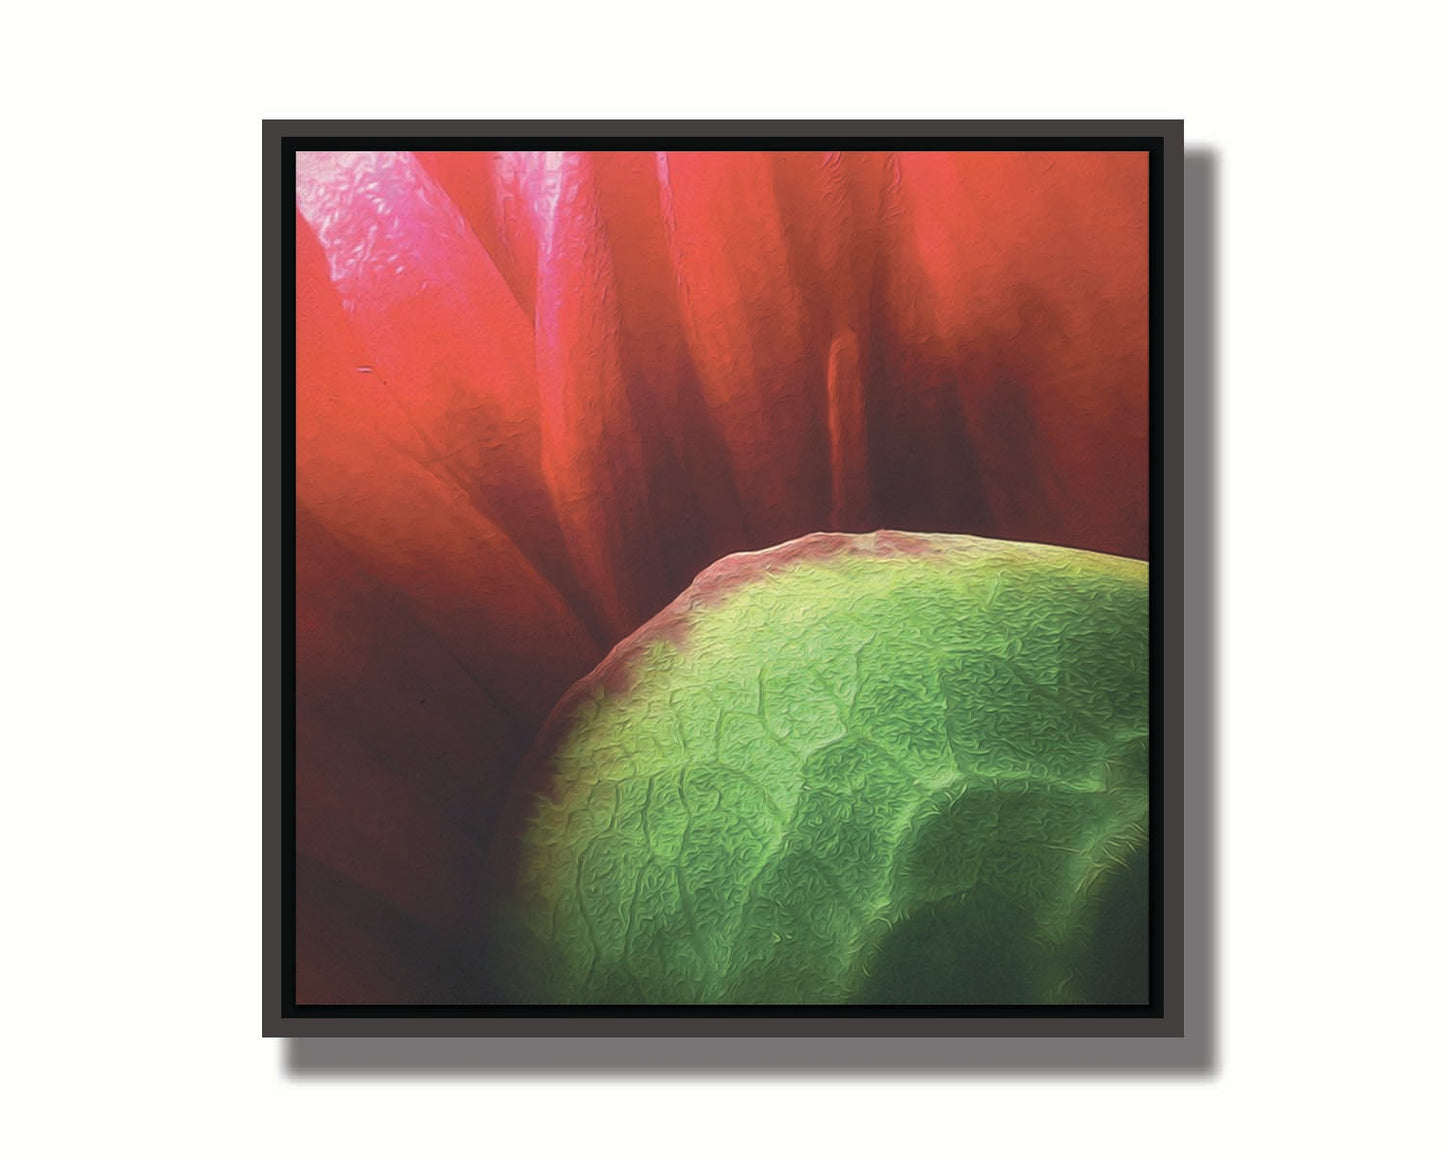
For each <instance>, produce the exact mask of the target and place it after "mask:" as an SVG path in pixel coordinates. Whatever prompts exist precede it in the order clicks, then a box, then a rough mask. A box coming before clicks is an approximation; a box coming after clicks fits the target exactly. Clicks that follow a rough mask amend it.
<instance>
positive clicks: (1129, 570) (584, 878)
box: [506, 531, 1149, 1004]
mask: <svg viewBox="0 0 1445 1156" xmlns="http://www.w3.org/2000/svg"><path fill="white" fill-rule="evenodd" d="M1148 626H1149V623H1148V572H1147V567H1146V566H1145V564H1144V563H1141V562H1136V561H1130V560H1126V559H1121V558H1113V557H1108V556H1104V555H1099V554H1090V553H1084V552H1081V551H1076V550H1066V549H1061V548H1057V547H1048V546H1034V545H1019V544H1014V543H1006V542H995V541H988V540H985V539H980V538H970V537H958V536H951V535H915V534H902V533H893V532H887V531H883V532H879V533H877V534H870V535H859V536H850V535H842V534H814V535H810V536H809V537H806V538H802V539H799V540H798V541H796V542H790V543H788V544H786V545H783V546H779V547H777V548H775V549H772V550H766V551H762V552H761V553H756V554H740V555H734V556H732V557H730V558H725V559H723V560H722V561H721V562H719V563H717V564H716V565H715V566H712V567H710V568H709V569H708V570H706V571H705V572H704V573H703V574H702V575H700V576H699V578H698V579H697V581H696V582H694V583H693V585H692V586H691V587H690V588H689V589H688V590H687V591H686V592H685V593H684V594H683V595H682V596H681V597H680V598H679V599H678V600H677V601H676V602H674V603H673V605H672V606H670V607H669V608H668V609H667V610H665V611H663V612H662V613H661V614H659V615H658V616H657V617H656V618H654V619H653V620H652V621H651V622H649V623H648V624H647V625H646V626H644V627H643V628H642V629H640V630H639V631H637V632H636V633H635V634H634V635H632V636H631V637H630V638H629V639H627V640H626V641H625V642H623V643H622V644H620V645H619V646H618V647H617V648H616V649H615V650H614V651H613V652H612V654H611V655H609V656H608V658H607V659H606V660H605V661H604V662H603V663H602V665H601V666H599V667H598V668H597V670H596V671H594V672H593V674H591V675H589V676H588V677H587V678H586V679H584V680H583V681H582V682H580V683H579V684H578V685H577V686H576V687H574V688H573V690H572V691H571V692H570V693H569V694H568V696H567V697H566V698H565V699H564V700H563V702H562V703H561V704H560V705H559V707H558V709H557V711H556V712H554V714H553V717H552V720H551V722H550V724H549V726H548V728H547V731H546V733H545V735H544V738H543V740H542V742H541V744H540V745H539V748H538V750H537V751H536V752H535V753H534V760H533V768H534V774H537V775H538V776H540V777H539V778H538V779H537V780H536V781H537V782H539V783H540V784H542V785H543V786H544V789H545V795H544V797H543V798H541V799H540V800H539V801H538V802H537V805H536V807H535V809H534V810H533V812H532V814H531V818H530V823H529V825H528V826H527V828H526V831H525V835H524V837H523V842H522V867H521V872H520V877H519V882H518V889H517V899H516V903H515V905H514V909H513V911H512V914H511V923H510V925H509V927H508V930H507V932H506V935H507V938H508V940H509V942H510V944H511V946H512V947H513V948H514V949H516V951H517V954H516V956H515V957H514V958H513V962H512V967H511V970H512V973H513V974H512V977H511V980H512V983H513V986H514V995H515V997H516V998H517V999H519V1000H523V1001H528V1002H542V1003H589V1004H594V1003H629V1004H630V1003H663V1004H692V1003H723V1004H770V1003H772V1004H776V1003H784V1004H794V1003H799V1004H802V1003H841V1002H852V1003H916V1004H939V1003H944V1004H1050V1003H1143V1002H1147V1000H1148V934H1147V928H1148V914H1147V909H1148V870H1147V859H1148V855H1147V831H1148V762H1149V759H1148V735H1149V717H1148V715H1149V710H1148V681H1149V680H1148V653H1149V647H1148Z"/></svg>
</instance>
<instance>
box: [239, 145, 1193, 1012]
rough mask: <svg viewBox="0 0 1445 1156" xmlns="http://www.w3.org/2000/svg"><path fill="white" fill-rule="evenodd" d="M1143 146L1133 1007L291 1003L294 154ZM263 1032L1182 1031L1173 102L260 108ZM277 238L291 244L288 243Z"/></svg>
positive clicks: (1177, 209) (1178, 340) (1179, 372)
mask: <svg viewBox="0 0 1445 1156" xmlns="http://www.w3.org/2000/svg"><path fill="white" fill-rule="evenodd" d="M498 145H504V146H505V147H509V148H527V149H534V148H544V149H624V148H647V149H655V148H702V149H711V148H726V149H768V148H778V147H784V146H786V147H790V148H804V149H806V148H840V147H841V148H849V149H865V148H880V147H881V148H892V149H896V148H909V147H914V148H925V149H950V150H967V149H1010V148H1031V149H1079V148H1085V149H1100V150H1103V149H1140V150H1144V151H1147V152H1148V153H1149V157H1150V557H1149V562H1150V590H1151V596H1150V597H1151V609H1150V617H1151V622H1150V626H1151V680H1152V682H1151V731H1152V738H1151V782H1150V789H1151V832H1150V835H1151V839H1150V845H1151V864H1150V867H1151V896H1152V907H1153V909H1152V911H1151V935H1152V943H1151V977H1152V980H1151V1002H1150V1003H1149V1004H1148V1005H1146V1006H1141V1007H1138V1008H1133V1007H1131V1008H1114V1009H1107V1010H1103V1011H1101V1010H1100V1009H1093V1008H1083V1009H1072V1008H1063V1007H1054V1006H1044V1007H1027V1008H1017V1009H1008V1011H1007V1012H1006V1013H1004V1012H1001V1011H1000V1009H997V1008H966V1007H965V1008H956V1007H950V1008H938V1009H927V1010H926V1011H921V1010H916V1009H879V1008H836V1007H806V1008H803V1007H800V1008H777V1009H772V1008H749V1009H744V1010H739V1009H696V1008H686V1009H676V1008H639V1007H626V1008H590V1009H557V1008H540V1007H525V1006H514V1007H509V1006H491V1005H486V1006H476V1007H457V1006H443V1005H418V1006H365V1007H363V1006H353V1005H335V1006H330V1005H300V1006H298V1005H297V1004H296V1002H295V999H294V991H293V990H292V988H293V986H294V984H293V983H292V981H291V979H290V978H289V977H290V976H291V975H292V973H293V969H294V918H295V903H294V854H295V847H294V841H295V831H294V781H293V779H294V731H295V701H294V670H293V665H294V645H293V644H294V637H293V633H292V630H293V625H292V615H293V614H294V470H295V462H294V448H295V447H294V415H293V414H292V412H291V400H292V398H293V395H294V388H295V385H294V348H295V347H294V340H295V333H294V328H295V320H294V306H295V289H294V283H293V280H294V232H293V230H294V215H293V213H292V200H293V198H294V188H295V184H294V178H295V154H296V152H297V151H299V150H302V149H313V150H325V149H337V148H348V149H349V148H408V149H415V148H442V149H445V148H458V147H468V148H493V147H498ZM263 176H264V179H263V186H264V192H263V212H264V225H265V233H264V245H265V253H264V255H265V277H264V285H265V295H264V302H263V304H264V334H263V335H264V364H265V381H264V390H265V394H264V396H265V430H266V441H265V462H264V468H265V486H266V489H265V495H266V499H265V500H266V547H265V593H266V648H267V649H266V671H267V680H268V681H267V686H266V697H265V702H266V720H265V721H266V747H265V749H266V764H265V767H264V796H263V801H264V816H265V819H264V841H263V856H264V872H263V880H264V888H265V902H264V927H263V956H264V984H263V1034H264V1035H266V1036H283V1037H381V1036H387V1037H443V1036H446V1037H458V1036H461V1037H486V1036H492V1037H499V1036H504V1037H525V1036H535V1037H588V1036H601V1037H614V1036H615V1037H630V1036H640V1035H645V1036H651V1037H673V1038H696V1037H706V1038H720V1037H809V1038H826V1037H857V1036H887V1037H988V1038H1005V1037H1035V1038H1057V1037H1087V1038H1097V1037H1131V1038H1150V1037H1153V1038H1182V1037H1183V1036H1184V1034H1185V1021H1184V1007H1185V995H1186V991H1185V981H1186V976H1185V958H1184V938H1185V925H1184V921H1185V918H1186V904H1185V902H1184V857H1183V846H1184V839H1185V832H1186V815H1185V811H1184V796H1185V789H1184V782H1183V774H1184V758H1183V739H1182V733H1183V732H1182V727H1183V705H1184V704H1183V654H1182V647H1183V629H1184V628H1183V615H1184V601H1183V589H1184V588H1183V557H1184V540H1183V534H1184V517H1183V501H1184V495H1183V478H1184V475H1183V460H1182V459H1183V441H1184V410H1185V405H1184V401H1185V399H1184V359H1183V333H1184V269H1183V260H1184V205H1183V189H1184V146H1183V123H1182V122H1181V121H1001V122H985V121H916V122H893V121H888V122H883V121H879V122H867V121H864V122H845V121H836V122H835V121H823V122H784V121H777V122H773V121H767V122H751V121H750V122H725V121H713V122H669V121H654V122H643V121H623V122H591V121H577V122H560V121H547V122H543V121H539V122H471V121H442V122H414V121H381V122H362V121H344V122H326V121H266V122H264V123H263ZM288 254H291V255H292V256H288Z"/></svg>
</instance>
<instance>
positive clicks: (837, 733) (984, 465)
mask: <svg viewBox="0 0 1445 1156" xmlns="http://www.w3.org/2000/svg"><path fill="white" fill-rule="evenodd" d="M1150 237H1151V230H1150V157H1149V153H1148V151H1147V150H1146V149H1143V148H1136V149H1130V148H1119V149H1099V148H1091V147H1075V148H1070V147H1058V148H1042V147H1041V148H1031V147H1023V148H1015V147H1007V148H1003V147H969V148H955V149H949V148H946V147H940V148H935V149H927V150H908V149H900V150H896V151H885V150H876V149H870V150H854V149H846V148H845V149H836V150H831V151H807V150H796V151H795V150H775V149H765V148H758V149H754V150H737V149H699V150H695V151H676V150H672V151H617V150H611V149H602V148H599V149H596V150H592V151H480V150H474V149H465V148H454V149H447V150H445V151H424V150H422V151H396V150H391V151H366V150H352V151H340V150H330V149H326V150H318V151H301V152H299V153H298V154H297V156H296V171H295V270H294V277H295V282H294V284H295V318H294V320H295V341H296V345H295V397H294V401H295V447H294V449H295V543H294V545H295V558H294V561H295V655H294V660H295V703H294V706H295V733H294V802H293V806H294V831H292V832H289V834H290V836H291V838H292V840H293V841H292V842H291V844H290V846H289V854H290V855H291V856H292V858H291V859H290V860H289V862H290V865H291V867H292V870H293V876H292V879H293V882H294V888H295V894H294V912H293V915H294V926H293V933H294V939H293V941H292V946H293V948H294V960H293V966H294V974H293V976H292V980H293V982H294V994H295V1001H296V1005H297V1006H298V1007H299V1008H301V1009H302V1010H304V1009H305V1008H306V1007H307V1006H316V1007H334V1006H343V1005H344V1006H354V1007H368V1006H369V1007H417V1006H425V1005H445V1006H456V1007H473V1008H476V1007H507V1008H515V1009H527V1008H556V1007H567V1008H573V1009H579V1010H583V1009H589V1008H617V1007H635V1008H689V1009H691V1008H716V1009H727V1008H734V1009H735V1008H742V1007H747V1008H780V1007H815V1006H816V1007H837V1008H840V1009H846V1008H874V1009H877V1008H904V1007H915V1008H917V1007H929V1008H974V1009H978V1008H1003V1009H1010V1008H1012V1009H1017V1008H1037V1007H1057V1008H1070V1007H1073V1008H1086V1007H1093V1008H1109V1007H1130V1006H1140V1005H1144V1004H1147V1003H1148V1002H1149V1000H1150V998H1151V995H1150V974H1151V973H1150V895H1151V878H1150V852H1151V847H1150V829H1151V828H1150V803H1151V800H1150V746H1151V733H1150V614H1149V607H1150V568H1149V548H1150V380H1151V379H1150V283H1149V278H1150Z"/></svg>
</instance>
